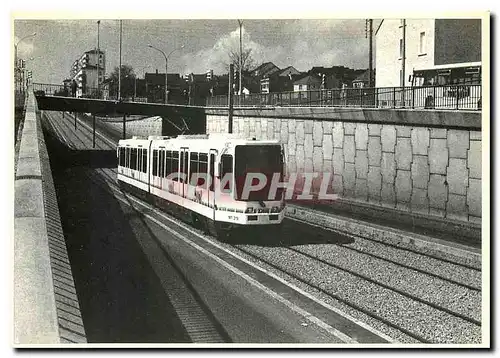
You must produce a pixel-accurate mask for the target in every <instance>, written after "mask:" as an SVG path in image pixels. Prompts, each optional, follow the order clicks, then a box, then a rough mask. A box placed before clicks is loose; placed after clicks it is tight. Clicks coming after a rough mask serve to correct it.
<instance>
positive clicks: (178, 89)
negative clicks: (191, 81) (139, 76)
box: [144, 70, 186, 104]
mask: <svg viewBox="0 0 500 358" xmlns="http://www.w3.org/2000/svg"><path fill="white" fill-rule="evenodd" d="M167 80H168V81H167V86H168V102H169V103H179V104H184V103H185V98H184V96H185V95H184V93H185V91H184V90H185V89H186V84H185V81H184V80H183V79H182V78H181V76H180V75H179V74H178V73H169V74H168V78H167ZM144 82H145V89H146V97H147V101H148V102H150V103H164V102H165V74H164V73H158V70H156V72H154V73H148V72H147V73H145V74H144Z"/></svg>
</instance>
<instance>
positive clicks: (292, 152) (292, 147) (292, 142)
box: [287, 133, 297, 155]
mask: <svg viewBox="0 0 500 358" xmlns="http://www.w3.org/2000/svg"><path fill="white" fill-rule="evenodd" d="M287 147H288V153H289V155H295V152H296V148H297V143H296V142H295V136H294V135H293V133H292V134H291V135H290V137H289V138H288V143H287Z"/></svg>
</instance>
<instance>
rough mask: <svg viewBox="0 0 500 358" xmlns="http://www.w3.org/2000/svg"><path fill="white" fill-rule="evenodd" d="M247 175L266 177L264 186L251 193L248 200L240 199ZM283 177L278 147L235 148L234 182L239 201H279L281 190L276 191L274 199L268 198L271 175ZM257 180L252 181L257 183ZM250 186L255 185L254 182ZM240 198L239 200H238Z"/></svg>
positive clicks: (279, 147)
mask: <svg viewBox="0 0 500 358" xmlns="http://www.w3.org/2000/svg"><path fill="white" fill-rule="evenodd" d="M248 173H260V174H264V175H265V176H266V179H267V182H266V185H265V186H264V187H263V188H262V189H261V190H258V191H251V192H250V193H249V196H248V199H245V198H242V193H243V187H244V185H245V179H246V176H247V174H248ZM275 173H279V174H280V176H281V179H282V176H283V160H282V154H281V146H279V145H246V146H242V145H239V146H236V148H235V181H236V193H237V198H238V199H239V200H248V201H260V200H270V199H271V200H279V199H280V198H281V195H282V191H283V190H280V189H279V190H277V191H276V195H275V196H274V198H270V199H269V198H268V195H269V189H270V185H271V181H272V178H273V175H274V174H275ZM257 180H258V179H254V181H257ZM252 185H257V183H256V182H254V183H252ZM240 198H241V199H240Z"/></svg>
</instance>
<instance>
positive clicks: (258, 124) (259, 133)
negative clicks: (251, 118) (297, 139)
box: [255, 119, 289, 143]
mask: <svg viewBox="0 0 500 358" xmlns="http://www.w3.org/2000/svg"><path fill="white" fill-rule="evenodd" d="M255 136H256V137H257V139H262V124H261V122H260V119H259V120H257V121H256V122H255ZM288 136H289V135H288V133H287V137H288ZM287 143H288V138H287Z"/></svg>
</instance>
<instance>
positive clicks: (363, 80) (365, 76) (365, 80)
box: [352, 69, 375, 88]
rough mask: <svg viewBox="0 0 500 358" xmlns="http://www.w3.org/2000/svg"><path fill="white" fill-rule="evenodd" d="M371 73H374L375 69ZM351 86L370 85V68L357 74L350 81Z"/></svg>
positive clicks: (362, 86)
mask: <svg viewBox="0 0 500 358" xmlns="http://www.w3.org/2000/svg"><path fill="white" fill-rule="evenodd" d="M373 73H374V74H375V71H373ZM373 77H374V76H373ZM352 87H353V88H364V87H370V70H369V69H368V70H366V71H363V72H362V73H361V74H360V75H359V76H357V77H356V78H355V79H354V80H353V81H352Z"/></svg>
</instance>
